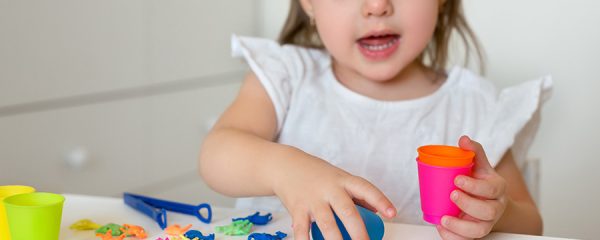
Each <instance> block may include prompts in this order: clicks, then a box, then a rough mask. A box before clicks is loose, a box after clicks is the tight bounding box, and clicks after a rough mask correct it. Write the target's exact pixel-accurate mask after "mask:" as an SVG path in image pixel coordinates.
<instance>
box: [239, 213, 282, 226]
mask: <svg viewBox="0 0 600 240" xmlns="http://www.w3.org/2000/svg"><path fill="white" fill-rule="evenodd" d="M272 219H273V216H271V213H267V215H264V216H260V213H259V212H256V213H254V214H252V215H249V216H247V217H244V218H234V219H231V221H239V220H248V221H250V222H251V223H253V224H254V225H267V223H269V222H270V221H271V220H272Z"/></svg>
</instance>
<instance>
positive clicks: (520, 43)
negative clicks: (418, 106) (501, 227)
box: [261, 0, 600, 239]
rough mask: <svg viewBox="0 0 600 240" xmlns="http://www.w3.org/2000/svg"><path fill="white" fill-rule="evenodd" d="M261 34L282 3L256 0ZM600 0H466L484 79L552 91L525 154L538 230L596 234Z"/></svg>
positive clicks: (278, 18) (272, 29)
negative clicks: (531, 168) (537, 161)
mask: <svg viewBox="0 0 600 240" xmlns="http://www.w3.org/2000/svg"><path fill="white" fill-rule="evenodd" d="M263 3H264V4H265V5H264V7H263V9H264V10H263V11H265V12H266V13H268V14H271V13H273V14H272V15H270V16H269V17H267V16H263V17H264V18H268V19H269V20H268V21H263V28H262V29H261V33H262V34H263V36H265V37H270V38H274V37H276V36H277V34H278V31H279V29H280V28H281V25H282V23H283V21H284V19H285V14H284V15H281V13H283V12H287V8H288V7H289V1H286V0H284V1H281V0H263ZM599 9H600V2H599V1H594V0H575V1H566V0H562V1H561V0H552V1H548V0H533V1H519V0H505V1H477V0H466V1H465V10H466V13H467V17H468V19H469V20H470V22H471V24H472V26H473V28H474V30H475V32H476V33H477V35H478V36H479V38H480V40H481V42H482V43H483V45H484V48H485V50H486V52H487V56H488V62H487V77H488V78H490V79H492V80H493V81H494V82H496V83H497V84H498V85H499V86H501V87H505V86H509V85H512V84H516V83H519V82H523V81H526V80H529V79H532V78H535V77H537V76H540V75H544V74H547V73H551V74H552V75H553V76H554V84H555V90H554V95H553V97H552V99H551V100H550V101H549V102H548V103H547V105H546V106H545V109H544V111H543V116H542V118H543V121H542V125H541V127H540V131H539V133H538V136H537V139H536V142H535V143H534V146H533V147H532V150H531V152H530V156H532V157H540V158H541V159H542V161H541V189H540V190H541V199H540V208H541V212H542V215H543V218H544V223H545V235H551V236H563V237H572V238H587V239H592V238H597V236H598V235H600V228H598V227H597V223H598V220H597V216H600V208H597V207H592V206H595V205H597V204H598V203H600V188H599V187H598V185H597V184H598V183H599V182H600V174H598V173H597V169H600V161H598V159H599V157H598V156H600V148H599V144H598V143H599V141H598V137H599V136H600V127H599V126H598V124H599V123H600V94H598V91H599V89H600V71H598V69H599V67H600V64H599V61H598V60H597V58H598V57H599V56H600V45H598V43H600V30H598V29H600V28H599V27H598V23H600V14H598V13H597V12H598V10H599Z"/></svg>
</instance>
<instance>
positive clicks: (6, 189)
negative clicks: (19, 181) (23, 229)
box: [0, 185, 35, 240]
mask: <svg viewBox="0 0 600 240" xmlns="http://www.w3.org/2000/svg"><path fill="white" fill-rule="evenodd" d="M32 192H35V189H34V188H32V187H30V186H20V185H7V186H0V239H2V240H5V239H6V240H10V233H9V232H8V219H7V218H6V210H5V208H4V199H5V198H7V197H10V196H13V195H17V194H22V193H32Z"/></svg>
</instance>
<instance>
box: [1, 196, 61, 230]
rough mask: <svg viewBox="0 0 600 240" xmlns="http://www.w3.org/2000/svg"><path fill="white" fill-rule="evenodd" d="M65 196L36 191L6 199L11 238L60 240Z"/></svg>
mask: <svg viewBox="0 0 600 240" xmlns="http://www.w3.org/2000/svg"><path fill="white" fill-rule="evenodd" d="M64 202H65V198H64V197H63V196H61V195H59V194H54V193H44V192H34V193H26V194H19V195H15V196H12V197H8V198H5V199H4V206H5V207H6V216H7V219H8V228H9V229H10V237H11V240H33V239H44V240H58V235H59V232H60V221H61V218H62V209H63V203H64Z"/></svg>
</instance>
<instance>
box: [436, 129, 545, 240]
mask: <svg viewBox="0 0 600 240" xmlns="http://www.w3.org/2000/svg"><path fill="white" fill-rule="evenodd" d="M459 146H460V147H461V148H463V149H465V150H471V151H474V152H475V166H474V169H473V175H472V177H468V176H458V177H456V179H455V184H456V186H457V187H458V188H459V190H456V191H454V192H452V194H451V196H450V198H451V199H452V201H454V202H455V203H456V205H457V206H458V207H459V208H460V209H461V210H462V211H463V213H462V214H461V216H459V217H458V218H456V217H451V216H445V217H443V218H442V225H440V226H438V227H437V229H438V232H439V233H440V235H441V237H442V238H444V239H446V240H448V239H461V240H462V239H474V238H480V237H483V236H485V235H487V234H489V233H490V232H491V231H500V232H510V233H521V234H533V235H541V234H542V218H541V216H540V213H539V211H538V209H537V207H536V205H535V202H534V201H533V198H532V197H531V195H530V194H529V191H528V190H527V187H526V185H525V180H524V179H523V176H521V173H520V171H519V169H518V167H517V165H516V163H515V161H514V159H513V157H512V153H511V152H510V150H509V151H507V153H506V154H505V155H504V157H503V158H502V160H501V161H500V163H499V164H498V165H497V166H496V168H493V167H492V166H491V165H490V163H489V161H488V160H487V157H486V155H485V152H484V150H483V147H482V146H481V144H479V143H478V142H475V141H473V140H471V139H469V138H468V137H466V136H463V137H461V139H460V140H459Z"/></svg>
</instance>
